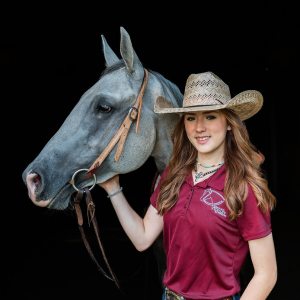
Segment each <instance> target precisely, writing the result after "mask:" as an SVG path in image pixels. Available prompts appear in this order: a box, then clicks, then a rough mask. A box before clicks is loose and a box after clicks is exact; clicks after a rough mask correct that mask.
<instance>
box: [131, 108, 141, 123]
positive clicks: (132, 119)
mask: <svg viewBox="0 0 300 300" xmlns="http://www.w3.org/2000/svg"><path fill="white" fill-rule="evenodd" d="M132 110H135V111H136V117H135V119H134V118H132V117H131V112H132ZM138 113H139V111H138V109H137V108H135V107H131V108H130V109H129V112H128V117H129V119H130V120H131V121H135V120H136V118H137V116H138Z"/></svg>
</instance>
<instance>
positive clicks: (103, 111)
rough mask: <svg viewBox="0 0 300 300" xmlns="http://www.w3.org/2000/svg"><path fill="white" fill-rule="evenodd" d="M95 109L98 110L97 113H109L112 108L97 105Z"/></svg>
mask: <svg viewBox="0 0 300 300" xmlns="http://www.w3.org/2000/svg"><path fill="white" fill-rule="evenodd" d="M97 109H98V111H99V112H102V113H109V112H110V111H111V109H112V108H111V107H110V106H108V105H105V104H99V105H98V107H97Z"/></svg>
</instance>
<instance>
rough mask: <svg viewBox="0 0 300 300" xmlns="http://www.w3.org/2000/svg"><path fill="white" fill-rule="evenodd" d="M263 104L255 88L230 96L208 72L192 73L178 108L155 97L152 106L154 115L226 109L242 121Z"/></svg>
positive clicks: (161, 98)
mask: <svg viewBox="0 0 300 300" xmlns="http://www.w3.org/2000/svg"><path fill="white" fill-rule="evenodd" d="M262 105H263V96H262V94H261V93H260V92H258V91H252V90H250V91H245V92H242V93H240V94H238V95H236V96H235V97H234V98H232V99H231V96H230V91H229V87H228V85H227V84H226V83H225V82H223V81H222V80H221V79H220V78H219V77H218V76H216V75H215V74H214V73H212V72H205V73H200V74H192V75H190V76H189V78H188V79H187V82H186V85H185V91H184V97H183V103H182V108H179V107H176V106H175V105H174V104H173V103H172V102H171V101H169V100H167V99H166V98H164V97H162V96H159V97H158V98H157V99H156V101H155V105H154V112H156V113H158V114H168V113H179V114H182V113H183V112H188V111H203V110H217V109H222V108H227V109H230V110H232V111H234V112H235V113H236V114H237V115H238V117H239V118H240V119H241V120H242V121H243V120H246V119H248V118H250V117H252V116H253V115H255V114H256V113H257V112H258V111H259V110H260V109H261V107H262Z"/></svg>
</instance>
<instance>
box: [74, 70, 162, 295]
mask: <svg viewBox="0 0 300 300" xmlns="http://www.w3.org/2000/svg"><path fill="white" fill-rule="evenodd" d="M144 72H145V75H144V79H143V84H142V87H141V90H140V92H139V94H138V96H137V99H136V101H135V103H134V104H133V106H132V107H131V108H130V110H129V112H128V114H127V116H126V118H125V120H124V121H123V123H122V125H121V127H120V128H119V130H118V131H117V133H116V134H115V136H114V137H113V138H112V140H111V141H110V142H109V143H108V145H107V146H106V148H105V149H104V150H103V152H102V153H101V154H100V156H99V157H98V158H97V159H96V160H95V162H94V163H93V164H92V166H91V167H90V168H89V170H88V171H87V172H86V174H88V175H89V176H88V178H90V177H92V176H94V179H95V183H96V176H95V172H96V170H97V169H98V168H99V167H100V165H101V164H102V163H103V161H104V160H105V158H106V157H107V156H108V155H109V153H110V152H111V151H112V149H113V148H114V147H115V145H116V144H117V143H118V142H119V144H118V148H117V151H116V154H115V160H116V163H117V162H118V161H119V159H120V156H121V154H122V151H123V147H124V144H125V141H126V138H127V135H128V132H129V129H130V126H131V124H132V123H133V122H134V121H136V120H137V124H136V133H138V130H139V124H140V118H141V112H142V106H143V96H144V93H145V89H146V87H147V83H148V76H149V75H148V71H147V70H146V69H144ZM80 171H86V170H78V171H76V172H75V173H74V175H73V176H72V180H71V181H69V183H70V184H73V187H74V188H75V189H76V190H77V191H78V192H77V195H76V197H75V200H74V202H73V204H74V207H75V211H76V215H77V221H78V226H79V231H80V233H81V237H82V239H83V242H84V245H85V247H86V249H87V251H88V253H89V255H90V257H91V259H92V260H93V261H94V263H95V264H96V266H97V268H98V270H99V271H100V272H101V273H102V274H103V275H104V276H105V277H106V278H108V279H110V280H112V281H114V282H115V284H116V286H117V287H118V289H119V290H120V291H121V292H122V293H123V295H125V294H124V292H123V291H122V289H121V287H120V283H119V281H118V279H117V277H116V276H115V274H114V272H113V270H112V268H111V267H110V265H109V262H108V260H107V257H106V255H105V251H104V247H103V244H102V242H101V239H100V232H99V227H98V223H97V220H96V216H95V211H96V207H95V203H94V202H93V199H92V196H91V193H90V190H91V189H92V188H93V187H94V185H95V183H94V185H93V186H92V188H90V189H88V188H85V189H81V190H79V189H77V188H76V186H75V176H76V174H78V173H79V172H80ZM157 175H158V173H157V174H156V176H157ZM84 194H85V195H86V197H85V198H86V204H87V217H88V224H89V226H90V223H92V224H93V227H94V230H95V234H96V237H97V241H98V244H99V247H100V249H101V252H102V256H103V259H104V261H105V264H106V266H107V268H108V270H109V273H110V275H111V276H109V275H108V274H107V273H106V272H105V271H104V269H103V268H102V267H101V266H100V264H99V263H98V261H97V260H96V258H95V256H94V254H93V252H92V249H91V247H90V245H89V242H88V240H87V238H86V235H85V233H84V230H83V216H82V212H81V208H80V202H81V200H82V199H83V198H84ZM147 258H148V257H147ZM147 258H146V259H147ZM145 261H146V260H145ZM143 265H144V263H143V264H142V265H141V266H140V268H139V269H138V270H137V271H136V272H135V273H134V274H133V275H132V276H130V278H132V277H134V276H135V275H136V274H137V273H138V272H139V271H140V269H141V268H142V266H143ZM130 278H128V277H127V279H126V281H127V280H129V279H130ZM124 281H125V280H124Z"/></svg>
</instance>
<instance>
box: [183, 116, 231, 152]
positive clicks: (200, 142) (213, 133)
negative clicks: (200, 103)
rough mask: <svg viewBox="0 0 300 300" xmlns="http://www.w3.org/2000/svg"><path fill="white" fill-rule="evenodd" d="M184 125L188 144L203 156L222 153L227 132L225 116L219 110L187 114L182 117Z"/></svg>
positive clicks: (227, 126) (228, 128)
mask: <svg viewBox="0 0 300 300" xmlns="http://www.w3.org/2000/svg"><path fill="white" fill-rule="evenodd" d="M184 125H185V130H186V133H187V136H188V138H189V140H190V142H191V143H192V144H193V145H194V147H195V148H196V149H197V150H198V152H200V153H203V154H209V153H211V154H212V153H213V152H219V151H222V153H224V142H225V137H226V133H227V130H231V127H230V126H229V125H227V121H226V118H225V115H224V114H223V113H222V111H220V110H214V111H196V112H188V113H185V115H184Z"/></svg>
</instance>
